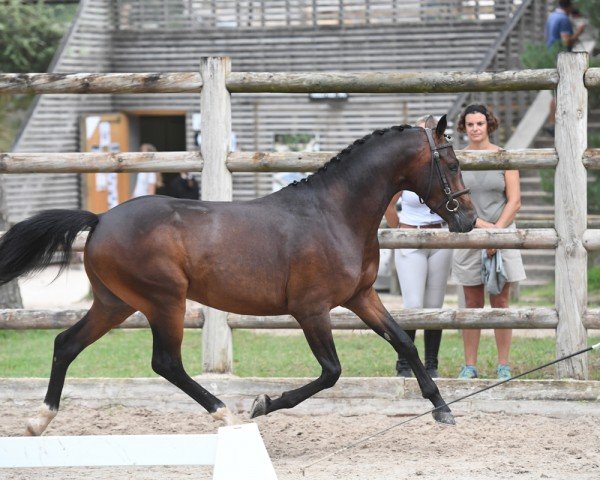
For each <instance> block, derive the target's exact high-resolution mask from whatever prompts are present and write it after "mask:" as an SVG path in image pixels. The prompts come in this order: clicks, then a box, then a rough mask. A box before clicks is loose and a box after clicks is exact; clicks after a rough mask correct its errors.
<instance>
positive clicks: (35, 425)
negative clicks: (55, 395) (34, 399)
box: [25, 404, 58, 437]
mask: <svg viewBox="0 0 600 480" xmlns="http://www.w3.org/2000/svg"><path fill="white" fill-rule="evenodd" d="M57 413H58V410H52V409H51V408H50V407H48V405H46V404H43V405H42V406H41V407H40V408H39V409H38V414H37V417H32V418H30V419H28V420H27V429H26V430H25V435H27V436H30V437H31V436H35V437H38V436H40V435H41V434H42V433H44V430H46V427H48V425H49V424H50V422H51V421H52V420H53V419H54V417H56V414H57Z"/></svg>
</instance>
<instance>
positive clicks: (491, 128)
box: [456, 105, 498, 135]
mask: <svg viewBox="0 0 600 480" xmlns="http://www.w3.org/2000/svg"><path fill="white" fill-rule="evenodd" d="M471 113H481V114H482V115H485V118H486V120H487V133H488V135H491V134H492V133H494V132H495V131H496V130H497V129H498V119H497V118H496V117H495V116H494V114H493V113H492V112H491V111H489V110H488V109H487V107H486V106H485V105H469V106H468V107H467V108H465V109H464V111H463V112H462V113H461V114H460V118H459V119H458V125H457V126H456V129H457V130H458V131H459V132H461V133H465V132H466V131H467V129H466V126H465V118H466V117H467V115H470V114H471Z"/></svg>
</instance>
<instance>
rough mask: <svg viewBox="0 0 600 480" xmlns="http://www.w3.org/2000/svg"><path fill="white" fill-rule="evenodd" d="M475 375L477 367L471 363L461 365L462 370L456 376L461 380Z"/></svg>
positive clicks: (475, 376)
mask: <svg viewBox="0 0 600 480" xmlns="http://www.w3.org/2000/svg"><path fill="white" fill-rule="evenodd" d="M477 377H478V375H477V368H475V367H474V366H473V365H465V366H464V367H462V370H461V371H460V373H459V374H458V378H460V379H463V380H468V379H470V378H477Z"/></svg>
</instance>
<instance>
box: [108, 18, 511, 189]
mask: <svg viewBox="0 0 600 480" xmlns="http://www.w3.org/2000/svg"><path fill="white" fill-rule="evenodd" d="M503 24H504V19H502V20H494V21H487V22H484V23H477V24H474V23H473V22H472V21H461V22H458V21H454V22H453V23H452V24H449V25H446V26H445V27H444V28H443V29H441V28H432V25H431V24H410V23H407V24H402V25H383V26H381V25H378V26H366V25H361V26H358V27H345V28H343V29H332V28H327V29H326V28H316V29H315V28H314V27H294V28H292V29H291V30H290V29H281V28H265V29H250V28H246V29H233V28H232V29H225V28H209V27H205V28H204V29H203V30H202V31H179V32H173V31H164V30H153V29H142V28H140V29H137V30H134V29H133V28H132V27H130V28H129V29H126V30H121V31H117V32H115V36H114V44H113V51H112V59H113V62H114V63H113V67H114V71H116V72H147V71H157V70H158V71H192V70H195V69H197V65H198V59H199V58H200V56H202V55H207V56H211V55H227V56H230V57H231V58H232V70H233V71H289V72H294V71H415V70H432V71H433V70H473V69H474V68H475V67H476V66H477V65H478V64H479V62H480V61H481V58H482V56H483V55H484V54H485V52H486V49H487V47H489V45H491V44H492V42H493V40H494V32H499V31H500V29H501V27H502V25H503ZM165 45H169V49H168V51H167V50H166V49H165ZM454 98H455V95H453V94H439V95H365V94H361V95H350V96H349V98H348V100H347V101H326V102H315V101H311V100H310V99H309V96H308V95H284V94H234V95H233V98H232V113H233V131H234V132H235V133H236V135H237V139H238V148H240V149H242V150H251V151H259V150H272V149H273V145H274V135H275V134H276V133H312V134H317V135H318V140H319V141H318V143H319V145H320V148H321V150H332V151H335V150H339V149H341V148H343V147H344V146H346V145H347V144H349V143H350V142H352V141H353V140H355V139H356V138H360V137H362V136H364V135H365V134H367V133H369V132H371V131H372V130H374V129H376V128H384V127H389V126H390V125H395V124H401V123H410V122H414V120H415V119H416V118H418V117H420V116H421V115H424V114H427V113H434V114H438V115H440V114H443V113H445V112H446V111H447V109H448V108H449V106H450V105H451V104H452V102H453V100H454ZM114 105H115V107H116V108H117V109H119V110H136V111H140V110H144V109H148V110H155V109H157V108H165V109H166V108H173V109H181V110H185V111H188V112H190V113H192V112H199V111H200V109H199V101H198V98H197V97H196V96H194V95H161V96H156V95H120V96H115V99H114ZM188 116H189V115H188ZM189 123H190V122H189V120H188V124H189ZM190 133H191V132H190ZM188 148H189V149H194V148H196V147H195V146H194V144H193V138H192V135H191V134H190V135H189V136H188ZM270 190H271V174H269V173H264V174H252V173H238V174H235V175H234V199H249V198H254V197H256V196H260V195H264V194H266V193H269V192H270Z"/></svg>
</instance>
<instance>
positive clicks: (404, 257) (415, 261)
mask: <svg viewBox="0 0 600 480" xmlns="http://www.w3.org/2000/svg"><path fill="white" fill-rule="evenodd" d="M436 125H437V121H436V119H435V118H434V117H432V116H431V115H429V116H426V117H422V118H420V119H419V120H417V126H419V127H426V128H435V126H436ZM400 197H401V205H402V210H401V211H400V215H399V216H398V211H397V209H396V204H397V202H398V200H399V199H400ZM385 219H386V221H387V224H388V226H389V227H390V228H447V225H446V224H445V223H444V221H443V219H442V218H441V217H440V216H439V215H437V214H436V213H433V212H432V211H431V210H430V209H429V207H428V206H427V205H425V204H424V203H421V201H420V198H419V196H418V195H417V194H416V193H414V192H411V191H409V190H404V191H401V192H398V193H397V194H396V195H395V196H394V198H393V199H392V201H391V202H390V204H389V206H388V208H387V210H386V212H385ZM394 260H395V263H396V271H397V272H398V280H399V282H400V289H401V290H402V300H403V303H404V307H405V308H440V307H441V306H442V305H443V303H444V296H445V295H446V286H447V284H448V277H449V275H450V268H451V266H452V250H448V249H437V248H427V249H406V248H402V249H396V251H395V255H394ZM406 333H408V335H409V336H410V337H411V338H412V339H413V341H414V339H415V333H416V332H415V330H407V331H406ZM441 340H442V331H441V330H425V368H426V369H427V373H429V375H431V377H433V378H436V377H439V372H438V353H439V349H440V343H441ZM396 372H397V373H396V374H397V375H398V376H401V377H411V376H412V371H411V368H410V366H409V364H408V362H407V360H406V359H405V358H404V357H402V356H401V355H398V361H397V362H396Z"/></svg>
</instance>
